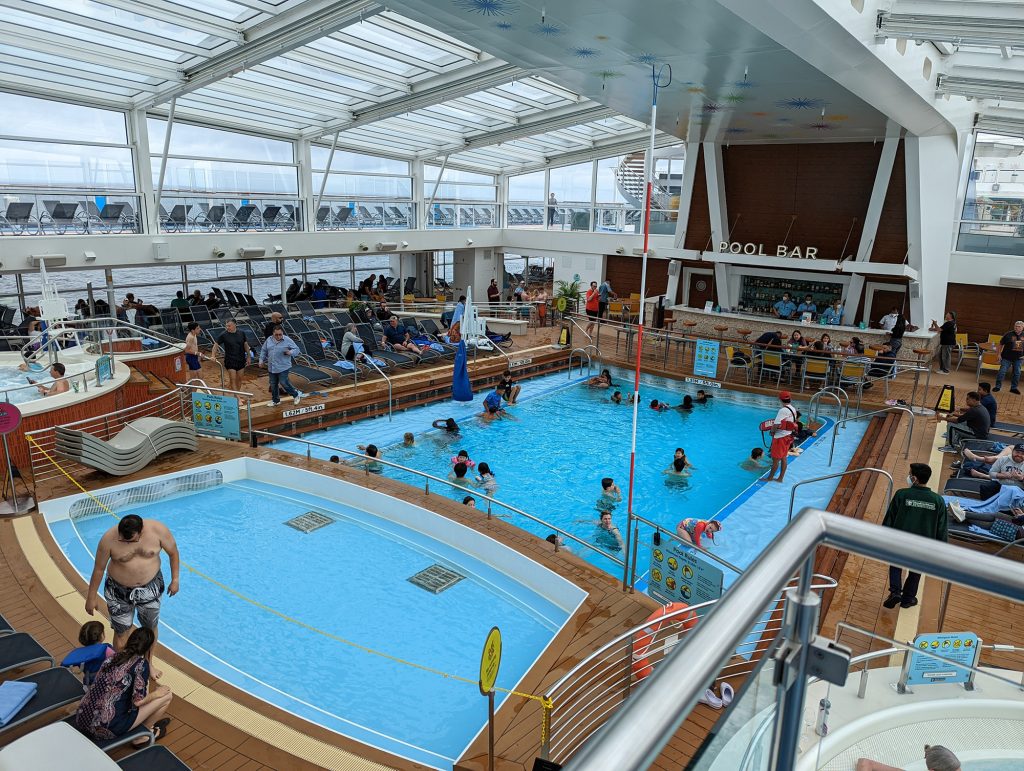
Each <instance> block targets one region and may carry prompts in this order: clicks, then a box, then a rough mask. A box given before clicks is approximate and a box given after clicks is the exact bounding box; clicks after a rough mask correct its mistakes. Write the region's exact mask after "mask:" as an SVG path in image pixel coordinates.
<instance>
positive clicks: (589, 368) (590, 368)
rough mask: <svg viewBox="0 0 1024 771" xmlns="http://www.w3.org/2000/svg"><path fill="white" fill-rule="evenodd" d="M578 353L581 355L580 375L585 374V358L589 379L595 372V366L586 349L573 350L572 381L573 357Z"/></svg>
mask: <svg viewBox="0 0 1024 771" xmlns="http://www.w3.org/2000/svg"><path fill="white" fill-rule="evenodd" d="M577 353H578V354H579V355H580V375H582V374H583V357H584V356H586V357H587V376H588V377H589V376H590V375H592V374H593V372H594V364H593V361H592V360H591V358H590V354H589V353H588V352H587V350H586V349H585V348H573V349H572V351H570V352H569V380H572V357H573V356H575V355H576V354H577Z"/></svg>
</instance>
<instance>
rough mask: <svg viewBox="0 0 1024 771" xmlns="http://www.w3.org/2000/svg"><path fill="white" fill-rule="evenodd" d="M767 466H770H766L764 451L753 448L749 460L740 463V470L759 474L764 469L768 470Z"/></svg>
mask: <svg viewBox="0 0 1024 771" xmlns="http://www.w3.org/2000/svg"><path fill="white" fill-rule="evenodd" d="M769 465H770V464H768V463H767V462H766V460H765V457H764V450H762V449H761V448H760V447H755V448H754V449H753V450H751V451H750V457H749V458H747V459H746V460H743V461H740V468H741V469H743V470H744V471H754V472H757V473H761V472H762V471H764V470H765V469H766V468H768V466H769Z"/></svg>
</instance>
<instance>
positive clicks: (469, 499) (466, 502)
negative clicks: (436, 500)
mask: <svg viewBox="0 0 1024 771" xmlns="http://www.w3.org/2000/svg"><path fill="white" fill-rule="evenodd" d="M462 505H463V506H469V508H471V509H475V508H476V498H474V497H473V496H472V495H467V496H466V497H465V498H463V499H462Z"/></svg>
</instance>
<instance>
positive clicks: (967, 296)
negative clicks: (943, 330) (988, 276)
mask: <svg viewBox="0 0 1024 771" xmlns="http://www.w3.org/2000/svg"><path fill="white" fill-rule="evenodd" d="M946 307H947V308H949V309H950V310H951V311H955V312H956V326H957V330H958V331H960V332H966V333H967V337H968V339H969V340H970V341H971V342H985V341H986V340H987V339H988V336H989V335H990V334H993V335H995V334H1000V335H1001V334H1003V333H1004V332H1008V331H1009V330H1010V329H1011V328H1012V327H1013V322H1015V321H1017V320H1024V290H1021V289H1011V288H1009V287H1005V286H978V285H976V284H949V285H948V286H947V288H946Z"/></svg>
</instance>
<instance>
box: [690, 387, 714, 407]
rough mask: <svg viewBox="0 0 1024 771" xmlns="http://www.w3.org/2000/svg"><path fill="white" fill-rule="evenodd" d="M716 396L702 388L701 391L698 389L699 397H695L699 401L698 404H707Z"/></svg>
mask: <svg viewBox="0 0 1024 771" xmlns="http://www.w3.org/2000/svg"><path fill="white" fill-rule="evenodd" d="M714 398H715V397H714V395H713V394H709V393H708V392H707V391H705V390H704V389H703V388H702V389H700V390H699V391H697V398H696V399H694V401H695V402H697V404H707V403H708V402H709V401H711V400H712V399H714Z"/></svg>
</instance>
